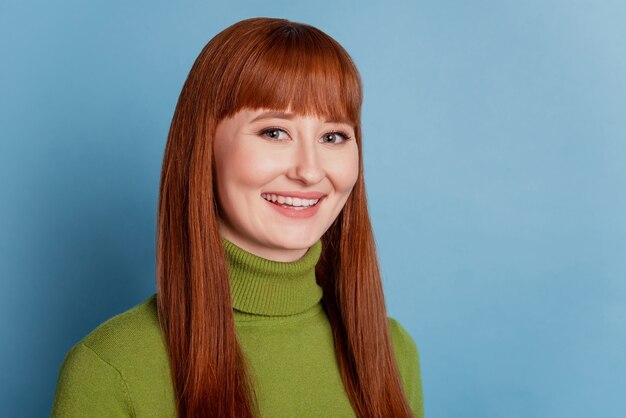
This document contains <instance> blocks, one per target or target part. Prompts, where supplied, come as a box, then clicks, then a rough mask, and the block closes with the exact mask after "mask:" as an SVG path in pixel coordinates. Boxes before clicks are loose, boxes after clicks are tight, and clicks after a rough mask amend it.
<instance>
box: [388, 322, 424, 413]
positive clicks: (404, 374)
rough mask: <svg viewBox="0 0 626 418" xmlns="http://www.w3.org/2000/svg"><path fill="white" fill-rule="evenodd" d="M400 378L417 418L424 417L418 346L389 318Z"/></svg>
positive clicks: (398, 323)
mask: <svg viewBox="0 0 626 418" xmlns="http://www.w3.org/2000/svg"><path fill="white" fill-rule="evenodd" d="M387 320H388V322H389V329H390V333H391V340H392V345H393V349H394V353H395V355H396V361H397V364H398V369H399V372H400V378H401V379H402V383H403V385H404V390H405V393H406V395H407V399H408V401H409V405H410V406H411V409H412V411H413V413H414V415H415V417H423V416H424V400H423V393H422V377H421V371H420V358H419V352H418V349H417V344H416V343H415V340H414V339H413V337H411V334H409V332H408V331H407V330H406V329H405V328H404V327H403V326H402V324H400V322H398V320H396V319H394V318H392V317H387Z"/></svg>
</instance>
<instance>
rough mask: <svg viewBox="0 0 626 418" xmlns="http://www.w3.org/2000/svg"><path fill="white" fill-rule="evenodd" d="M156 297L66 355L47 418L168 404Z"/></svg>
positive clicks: (116, 413) (128, 412)
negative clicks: (49, 417)
mask: <svg viewBox="0 0 626 418" xmlns="http://www.w3.org/2000/svg"><path fill="white" fill-rule="evenodd" d="M161 335H162V334H161V330H160V326H159V321H158V316H157V310H156V295H152V296H150V297H149V298H147V299H146V300H144V301H143V302H141V303H139V304H137V305H135V306H133V307H132V308H130V309H128V310H127V311H125V312H122V313H120V314H118V315H115V316H113V317H111V318H109V319H108V320H106V321H104V322H103V323H101V324H100V325H99V326H98V327H96V328H95V329H94V330H93V331H91V332H90V333H89V334H88V335H87V336H85V337H84V338H83V339H82V340H80V341H79V342H77V343H76V344H75V345H74V346H73V347H72V348H71V349H70V350H69V351H68V352H67V354H66V356H65V359H64V360H63V363H62V365H61V368H60V370H59V377H58V380H57V388H56V392H55V400H54V404H53V409H52V417H55V418H56V417H66V416H87V415H88V416H93V417H100V416H106V417H127V416H134V415H136V414H137V413H139V412H140V411H143V410H144V409H145V408H147V407H150V406H151V405H154V406H155V408H161V409H163V408H168V407H169V406H170V404H173V400H172V399H173V395H172V394H171V388H170V386H171V383H170V380H169V369H168V363H167V352H166V349H165V344H164V342H163V338H162V336H161Z"/></svg>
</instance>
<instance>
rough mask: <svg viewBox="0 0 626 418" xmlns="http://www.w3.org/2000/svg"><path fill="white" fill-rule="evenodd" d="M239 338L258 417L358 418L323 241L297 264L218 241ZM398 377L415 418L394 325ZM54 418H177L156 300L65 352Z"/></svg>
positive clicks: (403, 337)
mask: <svg viewBox="0 0 626 418" xmlns="http://www.w3.org/2000/svg"><path fill="white" fill-rule="evenodd" d="M222 243H223V244H224V249H225V251H226V255H227V259H228V266H229V274H230V279H231V281H230V284H231V286H230V287H231V297H232V304H233V309H234V311H233V312H234V317H235V326H236V333H237V338H238V341H239V344H240V346H241V347H242V349H243V351H244V353H245V355H246V358H247V360H248V365H249V368H250V369H249V371H250V373H251V374H252V378H253V382H254V388H255V393H256V396H257V400H258V405H259V410H260V414H261V416H262V417H272V418H273V417H279V418H280V417H355V416H356V415H355V413H354V411H353V409H352V405H351V404H350V400H349V399H348V396H347V394H346V391H345V389H344V386H343V382H342V380H341V374H340V371H339V366H338V363H337V357H336V354H335V350H334V344H333V335H332V329H331V326H330V322H329V320H328V317H327V315H326V313H325V311H324V309H323V300H322V288H321V287H320V286H319V285H318V284H317V282H316V280H315V265H316V264H317V262H318V260H319V257H320V255H321V250H322V243H321V240H318V241H317V242H316V243H315V244H314V245H313V246H312V247H311V248H309V250H308V251H307V252H306V254H305V255H304V256H303V257H302V258H300V259H299V260H296V261H293V262H278V261H272V260H267V259H264V258H261V257H258V256H256V255H254V254H252V253H249V252H247V251H245V250H243V249H242V248H240V247H238V246H237V245H235V244H233V243H232V242H230V241H228V240H226V239H225V238H222ZM388 321H389V326H390V332H391V337H392V344H393V349H394V353H395V356H396V359H397V362H398V368H399V371H400V377H401V380H402V383H403V387H404V390H405V393H406V395H407V398H408V400H409V403H410V406H411V409H412V410H413V412H414V414H415V417H419V418H422V417H423V415H424V411H423V409H424V408H423V398H422V386H421V380H420V368H419V359H418V352H417V347H416V344H415V342H414V341H413V339H412V338H411V336H410V335H409V334H408V332H407V331H406V330H405V329H404V328H403V327H402V326H401V325H400V323H399V322H398V321H396V320H395V319H393V318H391V317H388ZM51 416H52V417H53V418H56V417H86V416H89V417H176V416H177V414H176V406H175V399H174V390H173V384H172V380H171V376H170V368H169V360H168V356H167V349H166V344H165V340H164V338H163V335H162V333H161V328H160V326H159V320H158V316H157V305H156V294H153V295H151V296H150V297H148V298H147V299H145V300H144V301H143V302H141V303H139V304H138V305H136V306H134V307H133V308H131V309H129V310H127V311H125V312H123V313H121V314H119V315H116V316H114V317H112V318H110V319H109V320H107V321H105V322H103V323H102V324H100V325H99V326H98V327H97V328H96V329H94V330H93V331H92V332H91V333H89V334H88V335H87V336H86V337H85V338H83V339H82V340H81V341H79V342H78V343H76V344H75V345H74V346H73V347H72V348H71V349H70V350H69V351H68V352H67V354H66V356H65V359H64V360H63V363H62V365H61V368H60V371H59V376H58V381H57V386H56V392H55V398H54V404H53V406H52V413H51Z"/></svg>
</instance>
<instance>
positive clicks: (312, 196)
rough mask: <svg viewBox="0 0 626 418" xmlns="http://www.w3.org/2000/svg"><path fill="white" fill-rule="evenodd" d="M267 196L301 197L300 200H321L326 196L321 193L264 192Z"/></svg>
mask: <svg viewBox="0 0 626 418" xmlns="http://www.w3.org/2000/svg"><path fill="white" fill-rule="evenodd" d="M262 193H265V194H275V195H277V196H283V197H287V196H291V197H299V198H300V199H321V198H322V197H324V196H326V194H325V193H320V192H271V191H270V192H262Z"/></svg>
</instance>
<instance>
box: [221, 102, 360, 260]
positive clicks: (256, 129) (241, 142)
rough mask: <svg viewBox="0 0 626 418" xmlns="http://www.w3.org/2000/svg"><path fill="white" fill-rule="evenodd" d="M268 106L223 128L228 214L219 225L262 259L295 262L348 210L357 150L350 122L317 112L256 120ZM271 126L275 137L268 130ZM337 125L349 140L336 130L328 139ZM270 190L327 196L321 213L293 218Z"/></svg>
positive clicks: (223, 192) (234, 118)
mask: <svg viewBox="0 0 626 418" xmlns="http://www.w3.org/2000/svg"><path fill="white" fill-rule="evenodd" d="M264 111H265V110H264V109H258V110H250V109H243V110H241V111H239V112H237V113H236V114H234V115H233V116H232V117H231V118H228V119H224V120H222V121H221V122H220V123H219V124H218V125H217V128H216V132H215V139H214V142H213V152H214V158H215V166H216V179H215V182H216V186H217V187H216V189H217V200H218V204H219V206H220V213H221V214H222V217H220V218H219V219H218V222H219V230H220V235H221V236H223V237H224V238H226V239H228V240H229V241H231V242H233V243H234V244H236V245H238V246H239V247H241V248H243V249H244V250H246V251H248V252H251V253H253V254H256V255H258V256H260V257H263V258H266V259H269V260H274V261H283V262H287V261H294V260H297V259H299V258H300V257H302V256H303V255H304V254H305V253H306V251H307V249H308V248H309V247H311V246H312V245H313V244H314V243H315V242H316V241H317V240H318V239H320V238H321V236H322V235H323V234H324V233H325V232H326V231H327V230H328V228H329V227H330V225H331V224H332V223H333V221H334V220H335V219H336V218H337V216H338V215H339V212H341V209H342V208H343V206H344V204H345V203H346V200H347V199H348V197H349V196H350V193H351V192H352V189H353V187H354V184H355V183H356V180H357V176H358V169H359V155H358V148H357V143H356V140H355V138H354V130H353V128H352V126H350V125H348V124H344V123H326V122H325V120H324V119H320V118H317V117H315V116H295V117H294V118H293V119H291V120H288V119H282V118H271V119H263V120H259V121H256V122H251V121H252V120H253V119H254V118H255V117H257V116H258V115H260V114H261V113H263V112H264ZM277 128H279V129H280V130H279V131H276V130H274V129H277ZM266 129H272V134H268V133H267V131H266V133H261V131H263V130H266ZM337 130H339V131H343V132H345V133H346V134H348V136H350V139H349V140H347V141H343V140H342V139H343V137H342V136H341V135H336V136H334V137H333V136H332V135H331V141H330V142H328V139H327V138H328V134H329V133H332V132H335V131H337ZM271 135H273V136H271ZM333 138H335V139H334V141H335V143H333V142H332V141H333ZM324 141H326V142H324ZM265 191H300V192H309V191H315V192H321V193H324V194H325V195H326V197H324V199H323V200H322V201H320V202H319V203H318V205H320V206H319V210H318V212H317V213H316V214H315V215H314V216H312V217H310V218H306V219H293V218H289V217H287V216H284V215H282V214H280V213H278V212H277V211H276V210H275V209H274V208H273V207H271V206H270V204H269V203H268V202H267V201H266V200H265V199H263V198H262V197H261V193H262V192H265Z"/></svg>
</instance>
